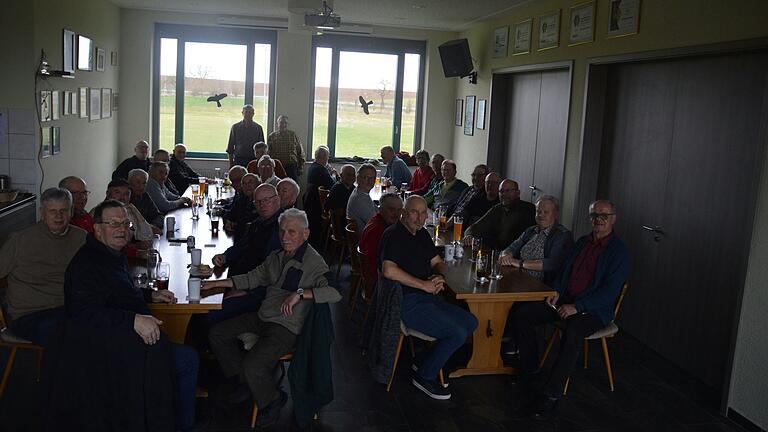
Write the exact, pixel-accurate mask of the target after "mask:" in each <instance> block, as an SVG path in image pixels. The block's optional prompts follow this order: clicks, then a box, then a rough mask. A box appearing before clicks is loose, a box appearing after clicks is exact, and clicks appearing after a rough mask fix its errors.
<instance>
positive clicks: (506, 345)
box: [501, 340, 520, 356]
mask: <svg viewBox="0 0 768 432" xmlns="http://www.w3.org/2000/svg"><path fill="white" fill-rule="evenodd" d="M501 352H502V354H506V355H509V356H513V355H516V354H519V353H520V350H519V349H518V348H517V344H516V343H515V342H514V341H511V340H509V341H506V342H502V344H501Z"/></svg>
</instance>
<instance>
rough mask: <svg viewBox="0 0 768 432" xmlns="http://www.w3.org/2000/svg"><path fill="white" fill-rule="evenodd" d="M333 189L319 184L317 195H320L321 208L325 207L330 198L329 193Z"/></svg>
mask: <svg viewBox="0 0 768 432" xmlns="http://www.w3.org/2000/svg"><path fill="white" fill-rule="evenodd" d="M330 193H331V191H330V190H329V189H326V188H325V187H323V186H318V188H317V195H318V196H319V197H320V208H321V209H324V208H325V201H326V200H327V199H328V194H330Z"/></svg>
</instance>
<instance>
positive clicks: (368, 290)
mask: <svg viewBox="0 0 768 432" xmlns="http://www.w3.org/2000/svg"><path fill="white" fill-rule="evenodd" d="M356 250H357V254H358V255H359V256H360V264H361V265H362V266H363V268H362V271H361V272H360V273H361V274H362V275H363V283H364V284H365V287H364V288H365V298H366V299H369V300H370V299H371V298H373V291H374V289H375V288H376V280H377V279H378V278H379V274H378V271H377V272H376V274H370V275H369V274H365V270H366V267H365V263H366V261H367V260H366V258H365V253H364V252H363V250H362V249H360V245H358V246H357V249H356Z"/></svg>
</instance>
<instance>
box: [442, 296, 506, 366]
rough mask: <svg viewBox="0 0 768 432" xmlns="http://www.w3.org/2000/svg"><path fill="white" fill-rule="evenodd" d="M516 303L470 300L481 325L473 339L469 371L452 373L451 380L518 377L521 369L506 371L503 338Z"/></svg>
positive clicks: (470, 306) (471, 310)
mask: <svg viewBox="0 0 768 432" xmlns="http://www.w3.org/2000/svg"><path fill="white" fill-rule="evenodd" d="M513 303H514V302H512V301H498V300H495V301H482V300H480V301H475V300H469V299H468V300H467V304H468V305H469V310H470V312H472V313H473V314H474V315H475V317H476V318H477V322H478V324H477V329H475V332H474V334H473V336H472V357H471V358H470V359H469V363H467V367H465V368H462V369H458V370H456V371H454V372H452V373H451V374H450V377H451V378H458V377H462V376H466V375H498V374H515V373H517V369H515V368H512V367H505V366H504V362H503V360H502V358H501V338H502V336H503V334H504V326H505V325H506V322H507V316H508V315H509V310H510V308H512V304H513Z"/></svg>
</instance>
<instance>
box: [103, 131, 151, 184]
mask: <svg viewBox="0 0 768 432" xmlns="http://www.w3.org/2000/svg"><path fill="white" fill-rule="evenodd" d="M133 152H134V155H133V156H131V157H129V158H128V159H126V160H124V161H122V162H121V163H120V165H118V166H117V169H116V170H115V171H114V172H113V173H112V179H113V180H114V179H118V178H121V179H126V180H127V179H128V173H129V172H130V171H131V170H132V169H142V170H144V171H145V172H149V164H150V162H149V144H148V143H147V142H146V141H144V140H141V141H139V142H137V143H136V147H134V148H133Z"/></svg>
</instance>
